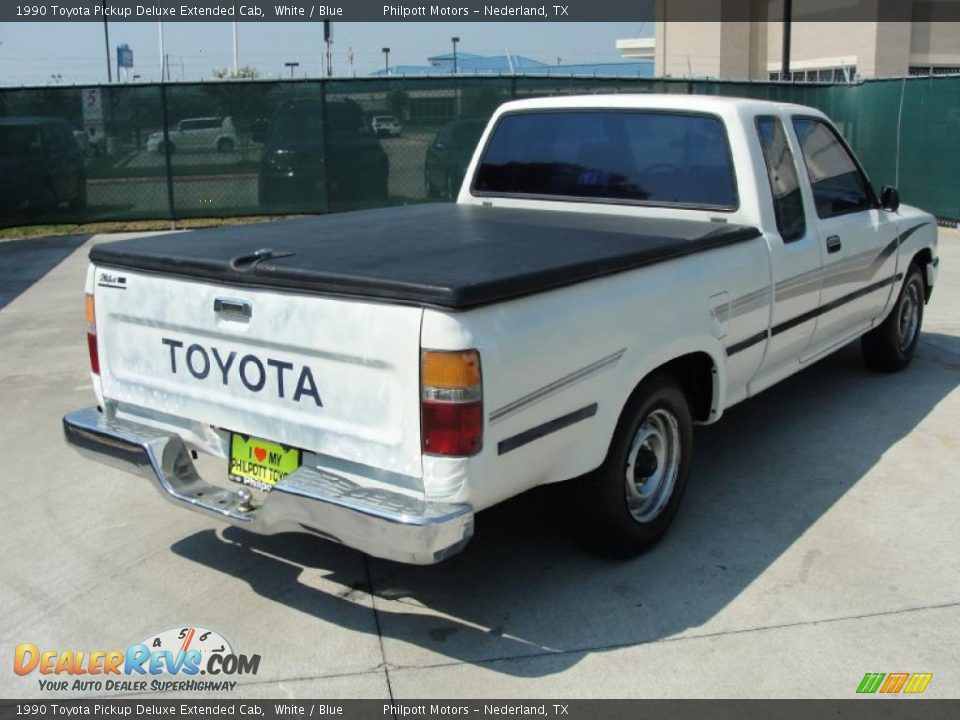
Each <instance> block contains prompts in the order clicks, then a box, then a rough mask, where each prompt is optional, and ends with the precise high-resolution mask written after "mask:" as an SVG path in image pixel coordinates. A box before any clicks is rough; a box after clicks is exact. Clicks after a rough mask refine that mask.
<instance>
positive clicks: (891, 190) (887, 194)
mask: <svg viewBox="0 0 960 720" xmlns="http://www.w3.org/2000/svg"><path fill="white" fill-rule="evenodd" d="M880 207H882V208H883V209H884V210H887V211H889V212H896V211H897V210H899V209H900V192H899V191H898V190H897V189H896V188H895V187H890V186H885V187H884V188H883V189H882V190H881V191H880Z"/></svg>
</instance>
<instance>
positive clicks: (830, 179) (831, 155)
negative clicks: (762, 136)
mask: <svg viewBox="0 0 960 720" xmlns="http://www.w3.org/2000/svg"><path fill="white" fill-rule="evenodd" d="M793 128H794V131H795V132H796V135H797V140H798V142H799V145H800V148H801V154H802V156H803V161H804V166H805V170H806V173H807V177H808V178H809V179H810V189H811V192H812V197H813V204H814V209H815V210H816V215H817V219H816V224H817V236H818V238H819V246H820V253H821V255H822V257H823V286H822V289H821V295H820V308H819V313H820V317H819V319H818V320H817V327H816V331H815V333H814V336H813V342H812V344H811V348H812V349H814V350H815V349H816V348H818V347H822V346H825V345H830V344H831V342H832V341H835V340H836V339H838V338H841V337H842V336H843V334H844V333H845V332H847V331H853V330H854V329H855V328H857V327H858V326H860V325H863V324H864V323H866V322H868V321H870V320H872V319H873V318H875V317H877V315H879V314H880V312H881V311H882V309H883V308H884V306H885V305H886V303H887V299H888V298H889V297H890V293H891V291H892V289H893V286H894V282H895V281H894V275H895V273H896V266H897V244H896V237H897V224H896V222H895V221H894V220H893V219H891V217H890V216H889V215H888V213H886V212H885V211H883V210H881V209H879V206H878V203H877V201H876V198H875V196H874V193H873V190H872V189H871V187H870V184H869V182H868V181H867V178H866V175H865V174H864V172H863V170H862V169H861V168H860V165H859V163H857V160H856V158H855V157H854V156H853V154H852V153H851V152H850V151H849V149H848V148H847V147H846V145H845V143H844V142H843V140H842V138H841V137H840V135H839V133H837V131H836V130H835V129H834V128H833V127H831V126H830V124H829V123H827V122H825V121H824V120H822V119H820V118H814V117H805V116H794V117H793Z"/></svg>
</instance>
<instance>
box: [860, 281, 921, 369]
mask: <svg viewBox="0 0 960 720" xmlns="http://www.w3.org/2000/svg"><path fill="white" fill-rule="evenodd" d="M906 275H907V276H906V278H905V279H904V281H903V287H901V288H900V294H899V295H898V296H897V302H896V303H895V304H894V306H893V309H892V310H891V311H890V314H889V315H887V318H886V319H885V320H884V321H883V322H882V323H881V324H880V325H878V326H877V327H875V328H874V329H873V330H871V331H870V332H868V333H867V334H866V335H864V336H863V337H862V338H861V339H860V352H861V353H862V355H863V361H864V362H865V363H866V365H867V367H869V368H871V369H872V370H877V371H880V372H898V371H899V370H903V369H904V368H905V367H906V366H907V365H909V364H910V361H911V360H913V355H914V353H915V352H916V350H917V343H919V342H920V328H921V327H922V326H923V305H924V302H925V300H926V286H925V284H924V281H923V272H922V271H921V270H920V268H919V267H918V266H917V265H916V264H912V265H910V269H909V270H907V274H906Z"/></svg>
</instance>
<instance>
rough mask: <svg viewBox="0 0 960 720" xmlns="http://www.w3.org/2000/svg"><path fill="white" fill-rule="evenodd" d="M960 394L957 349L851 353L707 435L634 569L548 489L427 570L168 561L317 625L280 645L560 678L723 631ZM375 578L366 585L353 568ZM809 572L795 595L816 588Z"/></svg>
mask: <svg viewBox="0 0 960 720" xmlns="http://www.w3.org/2000/svg"><path fill="white" fill-rule="evenodd" d="M958 383H960V338H957V337H952V336H948V335H937V334H931V333H925V334H924V336H923V341H922V344H921V346H920V349H919V350H918V355H917V359H916V361H915V362H914V364H913V365H912V366H911V367H910V368H909V369H908V370H906V371H905V372H902V373H899V374H896V375H882V374H875V373H871V372H869V371H867V370H865V369H864V368H863V366H862V364H861V362H860V358H859V348H858V347H857V345H853V346H851V347H848V348H845V349H843V350H841V351H840V352H838V353H836V354H835V355H833V356H831V357H829V358H827V359H825V360H824V361H822V362H820V363H819V364H817V365H816V366H814V367H812V368H810V369H808V370H807V371H805V372H803V373H801V374H799V375H797V376H795V377H793V378H791V379H789V380H786V381H784V382H783V383H781V384H779V385H777V386H776V387H774V388H772V389H770V390H768V391H767V392H765V393H763V394H761V395H760V396H758V397H757V398H755V399H752V400H749V401H747V402H745V403H743V404H741V405H739V406H737V407H735V408H733V409H731V410H730V411H729V413H727V415H726V416H725V417H724V419H723V420H722V421H721V422H720V423H718V424H717V425H715V426H711V427H703V428H698V433H697V438H696V444H697V447H696V450H695V453H696V460H695V466H694V468H693V472H692V475H691V480H690V485H689V487H688V490H687V495H686V497H685V499H684V503H683V506H682V507H681V509H680V513H679V515H678V517H677V519H676V522H675V523H674V525H673V527H672V528H671V531H670V532H669V533H668V535H667V537H666V538H665V539H664V540H663V541H662V542H661V543H660V544H659V545H658V546H657V547H656V548H654V549H653V550H652V551H650V552H648V553H647V554H645V555H644V556H642V557H640V558H637V559H636V560H633V561H629V562H613V561H609V560H604V559H602V558H597V557H594V556H592V555H589V554H587V553H585V552H584V551H582V550H581V549H580V548H579V546H578V545H577V543H576V540H575V539H574V538H573V537H572V534H571V532H570V531H569V528H568V527H567V522H566V520H565V513H564V512H563V509H564V508H563V498H564V497H565V493H563V492H562V489H561V488H549V487H548V488H541V489H538V490H535V491H533V492H530V493H527V494H525V495H523V496H521V497H518V498H515V499H514V500H512V501H510V502H507V503H504V504H503V505H501V506H498V507H496V508H492V509H491V510H488V511H485V512H483V513H480V514H479V516H478V518H477V527H476V536H475V537H474V539H473V540H472V541H471V543H470V544H469V546H468V547H467V549H466V550H465V551H464V552H463V553H461V554H460V555H458V556H456V557H454V558H451V559H450V560H448V561H446V562H444V563H441V564H440V565H436V566H432V567H412V566H405V565H401V564H395V563H390V562H384V561H380V560H373V559H369V560H368V559H363V558H362V556H359V557H358V555H359V554H358V553H355V552H354V551H352V550H349V549H346V548H342V547H339V546H336V545H332V544H328V543H325V542H323V541H321V540H317V539H314V538H308V537H307V536H293V535H283V536H274V537H260V536H256V535H251V534H248V533H246V532H244V531H241V530H238V529H235V528H228V529H226V530H224V531H223V532H222V533H217V532H214V531H204V532H200V533H197V534H195V535H193V536H191V537H188V538H185V539H184V540H182V541H180V542H178V543H176V544H175V545H174V546H173V548H172V549H173V551H174V552H175V553H177V554H178V555H180V556H182V557H184V558H188V559H190V560H192V561H195V562H197V563H200V564H202V565H205V566H208V567H210V568H212V569H214V570H218V571H220V572H222V573H226V574H229V575H232V576H237V577H240V578H242V579H243V580H245V581H246V582H248V583H249V585H250V587H251V588H252V589H253V591H254V592H256V593H259V594H260V595H262V596H264V597H267V598H269V599H271V600H273V601H276V602H279V603H284V604H286V605H287V606H289V607H291V608H294V609H296V610H298V611H300V612H302V613H304V615H305V616H306V617H305V619H304V620H305V622H304V627H302V628H297V627H284V628H278V629H277V632H278V633H300V632H307V630H306V628H307V627H309V622H308V621H309V619H310V618H312V617H316V618H322V619H323V620H324V621H326V622H335V623H338V624H340V625H342V626H343V627H346V628H348V629H352V630H356V631H358V632H362V633H370V634H375V633H377V632H379V633H380V635H381V636H382V637H383V647H384V653H385V658H386V662H387V664H388V667H391V666H392V667H418V666H428V665H429V666H437V665H446V664H454V663H461V662H465V663H475V664H482V665H484V666H485V667H487V668H488V669H492V670H494V671H496V672H501V673H505V674H509V675H516V676H541V675H550V674H553V673H557V672H561V671H563V670H564V669H567V668H569V667H571V666H572V665H575V664H576V663H577V662H579V660H580V659H581V658H583V657H584V656H585V655H587V654H589V653H593V652H599V651H603V650H607V649H612V648H618V647H624V646H631V645H638V644H642V643H647V642H651V641H655V640H660V639H663V638H667V637H670V636H673V635H676V634H677V633H680V632H683V631H685V630H688V629H690V628H697V627H699V626H701V625H703V624H704V623H706V622H708V621H709V620H711V618H713V617H714V616H715V615H717V614H718V613H719V612H720V611H721V610H723V609H724V608H725V607H726V606H727V605H728V604H730V603H731V601H733V600H734V599H735V598H736V597H737V596H738V595H739V594H740V593H741V592H743V591H744V590H745V589H746V588H747V586H749V585H750V584H751V583H752V582H754V581H755V580H756V579H757V578H758V576H760V575H761V574H762V573H764V572H765V571H766V570H767V569H768V568H769V567H770V566H771V565H772V564H773V563H774V562H775V561H776V560H777V559H778V558H779V557H780V556H781V555H782V554H783V553H784V551H785V550H786V549H787V548H789V547H790V546H791V545H792V544H793V543H794V542H795V541H796V540H797V539H798V538H799V537H800V536H801V535H803V534H804V533H805V532H806V531H807V530H808V529H809V528H810V527H811V526H812V525H813V524H814V523H815V522H817V521H818V520H819V519H820V518H821V517H823V516H824V514H825V513H827V512H828V511H829V510H830V509H831V507H832V506H833V505H834V504H835V503H836V502H837V501H838V500H840V499H841V498H842V497H843V496H844V495H845V494H846V493H847V492H848V491H849V490H850V489H851V488H852V487H853V486H854V485H856V484H857V482H858V481H860V480H861V478H863V477H864V476H865V475H866V474H867V473H868V472H869V471H870V470H871V468H873V467H874V465H875V464H876V463H877V462H878V460H879V459H880V458H881V456H882V455H883V454H884V453H886V452H887V451H888V450H889V449H890V448H891V447H892V446H893V445H894V444H896V443H897V442H899V441H900V440H902V439H903V438H904V437H906V436H907V435H908V434H909V433H910V432H911V431H912V430H913V429H914V428H915V427H916V426H917V425H918V423H920V422H921V421H922V420H923V419H924V418H925V417H926V416H927V415H928V414H929V413H930V412H931V410H932V409H933V408H934V407H935V406H936V405H937V404H938V403H939V402H940V401H941V400H942V399H943V398H945V397H946V396H947V395H948V394H949V393H951V392H952V391H953V390H954V388H955V387H956V386H957V385H958ZM814 552H819V551H814ZM822 552H830V551H829V549H826V548H824V549H823V550H822ZM351 557H353V558H354V562H350V558H351ZM364 565H365V567H366V574H367V577H366V578H363V573H362V571H361V572H359V573H358V572H357V571H356V569H355V568H357V567H358V566H359V567H361V568H363V567H364ZM334 568H337V569H334ZM339 568H354V570H353V574H352V575H349V574H348V573H347V572H346V571H345V570H340V569H339ZM304 570H319V571H320V572H321V573H322V572H324V571H326V572H327V573H329V574H328V575H326V577H327V579H329V580H332V581H334V582H337V583H340V584H341V587H343V588H344V591H343V592H339V593H333V592H325V591H322V590H318V589H316V588H314V587H308V586H307V585H305V584H304V583H303V582H301V581H300V579H299V578H300V575H301V573H302V572H304ZM358 575H359V577H358ZM802 576H803V573H802V572H801V573H800V576H798V577H797V578H795V580H794V581H793V582H797V583H803V582H805V579H804V577H802ZM837 592H838V593H841V594H842V590H841V589H838V590H837ZM367 593H371V594H372V595H373V598H374V600H373V602H374V606H375V609H376V614H377V617H376V622H372V621H371V610H370V604H369V597H368V595H367ZM748 622H749V621H748ZM310 631H311V632H315V630H310ZM393 641H401V642H399V643H398V642H393ZM521 658H526V659H528V660H527V661H524V662H518V661H517V660H519V659H521ZM530 658H537V659H535V660H529V659H530Z"/></svg>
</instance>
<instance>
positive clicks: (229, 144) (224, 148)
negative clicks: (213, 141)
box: [217, 138, 233, 153]
mask: <svg viewBox="0 0 960 720" xmlns="http://www.w3.org/2000/svg"><path fill="white" fill-rule="evenodd" d="M217 150H219V151H220V152H222V153H228V152H231V151H232V150H233V140H231V139H230V138H220V139H219V140H218V141H217Z"/></svg>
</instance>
